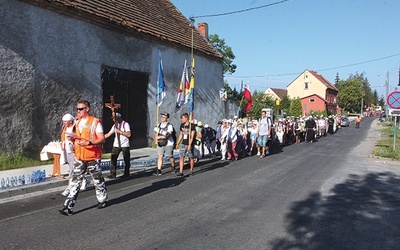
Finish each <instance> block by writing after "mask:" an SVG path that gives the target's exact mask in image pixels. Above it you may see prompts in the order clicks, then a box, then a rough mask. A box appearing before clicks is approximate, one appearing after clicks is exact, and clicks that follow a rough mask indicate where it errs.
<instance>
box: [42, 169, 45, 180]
mask: <svg viewBox="0 0 400 250" xmlns="http://www.w3.org/2000/svg"><path fill="white" fill-rule="evenodd" d="M42 176H43V181H46V169H43V172H42Z"/></svg>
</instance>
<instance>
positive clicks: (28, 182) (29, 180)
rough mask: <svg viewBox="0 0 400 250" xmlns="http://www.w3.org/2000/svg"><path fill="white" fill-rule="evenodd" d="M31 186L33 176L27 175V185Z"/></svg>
mask: <svg viewBox="0 0 400 250" xmlns="http://www.w3.org/2000/svg"><path fill="white" fill-rule="evenodd" d="M29 184H31V175H30V174H27V175H26V185H29Z"/></svg>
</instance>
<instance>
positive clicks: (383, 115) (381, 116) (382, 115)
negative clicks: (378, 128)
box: [379, 113, 386, 122]
mask: <svg viewBox="0 0 400 250" xmlns="http://www.w3.org/2000/svg"><path fill="white" fill-rule="evenodd" d="M379 121H380V122H385V121H386V114H385V113H382V114H381V115H380V116H379Z"/></svg>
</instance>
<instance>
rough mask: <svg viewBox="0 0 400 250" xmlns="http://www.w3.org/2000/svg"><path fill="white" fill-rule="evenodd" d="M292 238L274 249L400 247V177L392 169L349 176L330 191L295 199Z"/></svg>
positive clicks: (279, 240)
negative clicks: (390, 170) (326, 193)
mask: <svg viewBox="0 0 400 250" xmlns="http://www.w3.org/2000/svg"><path fill="white" fill-rule="evenodd" d="M285 220H286V221H285V224H286V231H287V233H288V235H289V236H288V237H284V238H277V239H275V240H273V241H272V242H270V243H271V246H272V247H271V248H272V249H398V247H399V245H398V243H399V242H400V237H399V235H400V178H399V176H397V175H394V174H393V173H390V172H384V173H371V174H368V175H366V176H358V175H350V176H349V178H348V179H347V180H346V181H345V182H344V183H341V184H337V185H336V186H335V187H334V188H333V189H332V190H330V194H329V195H327V196H323V195H322V194H321V193H319V192H318V193H313V194H311V195H310V196H309V197H308V198H307V199H305V200H303V201H299V202H296V203H293V205H292V207H291V212H290V213H289V214H287V215H286V217H285Z"/></svg>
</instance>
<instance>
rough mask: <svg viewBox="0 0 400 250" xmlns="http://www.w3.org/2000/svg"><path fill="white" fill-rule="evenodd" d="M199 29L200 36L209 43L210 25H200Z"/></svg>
mask: <svg viewBox="0 0 400 250" xmlns="http://www.w3.org/2000/svg"><path fill="white" fill-rule="evenodd" d="M197 29H198V30H199V32H200V34H201V35H202V36H204V37H205V38H206V39H207V41H208V24H207V23H198V24H197Z"/></svg>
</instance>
